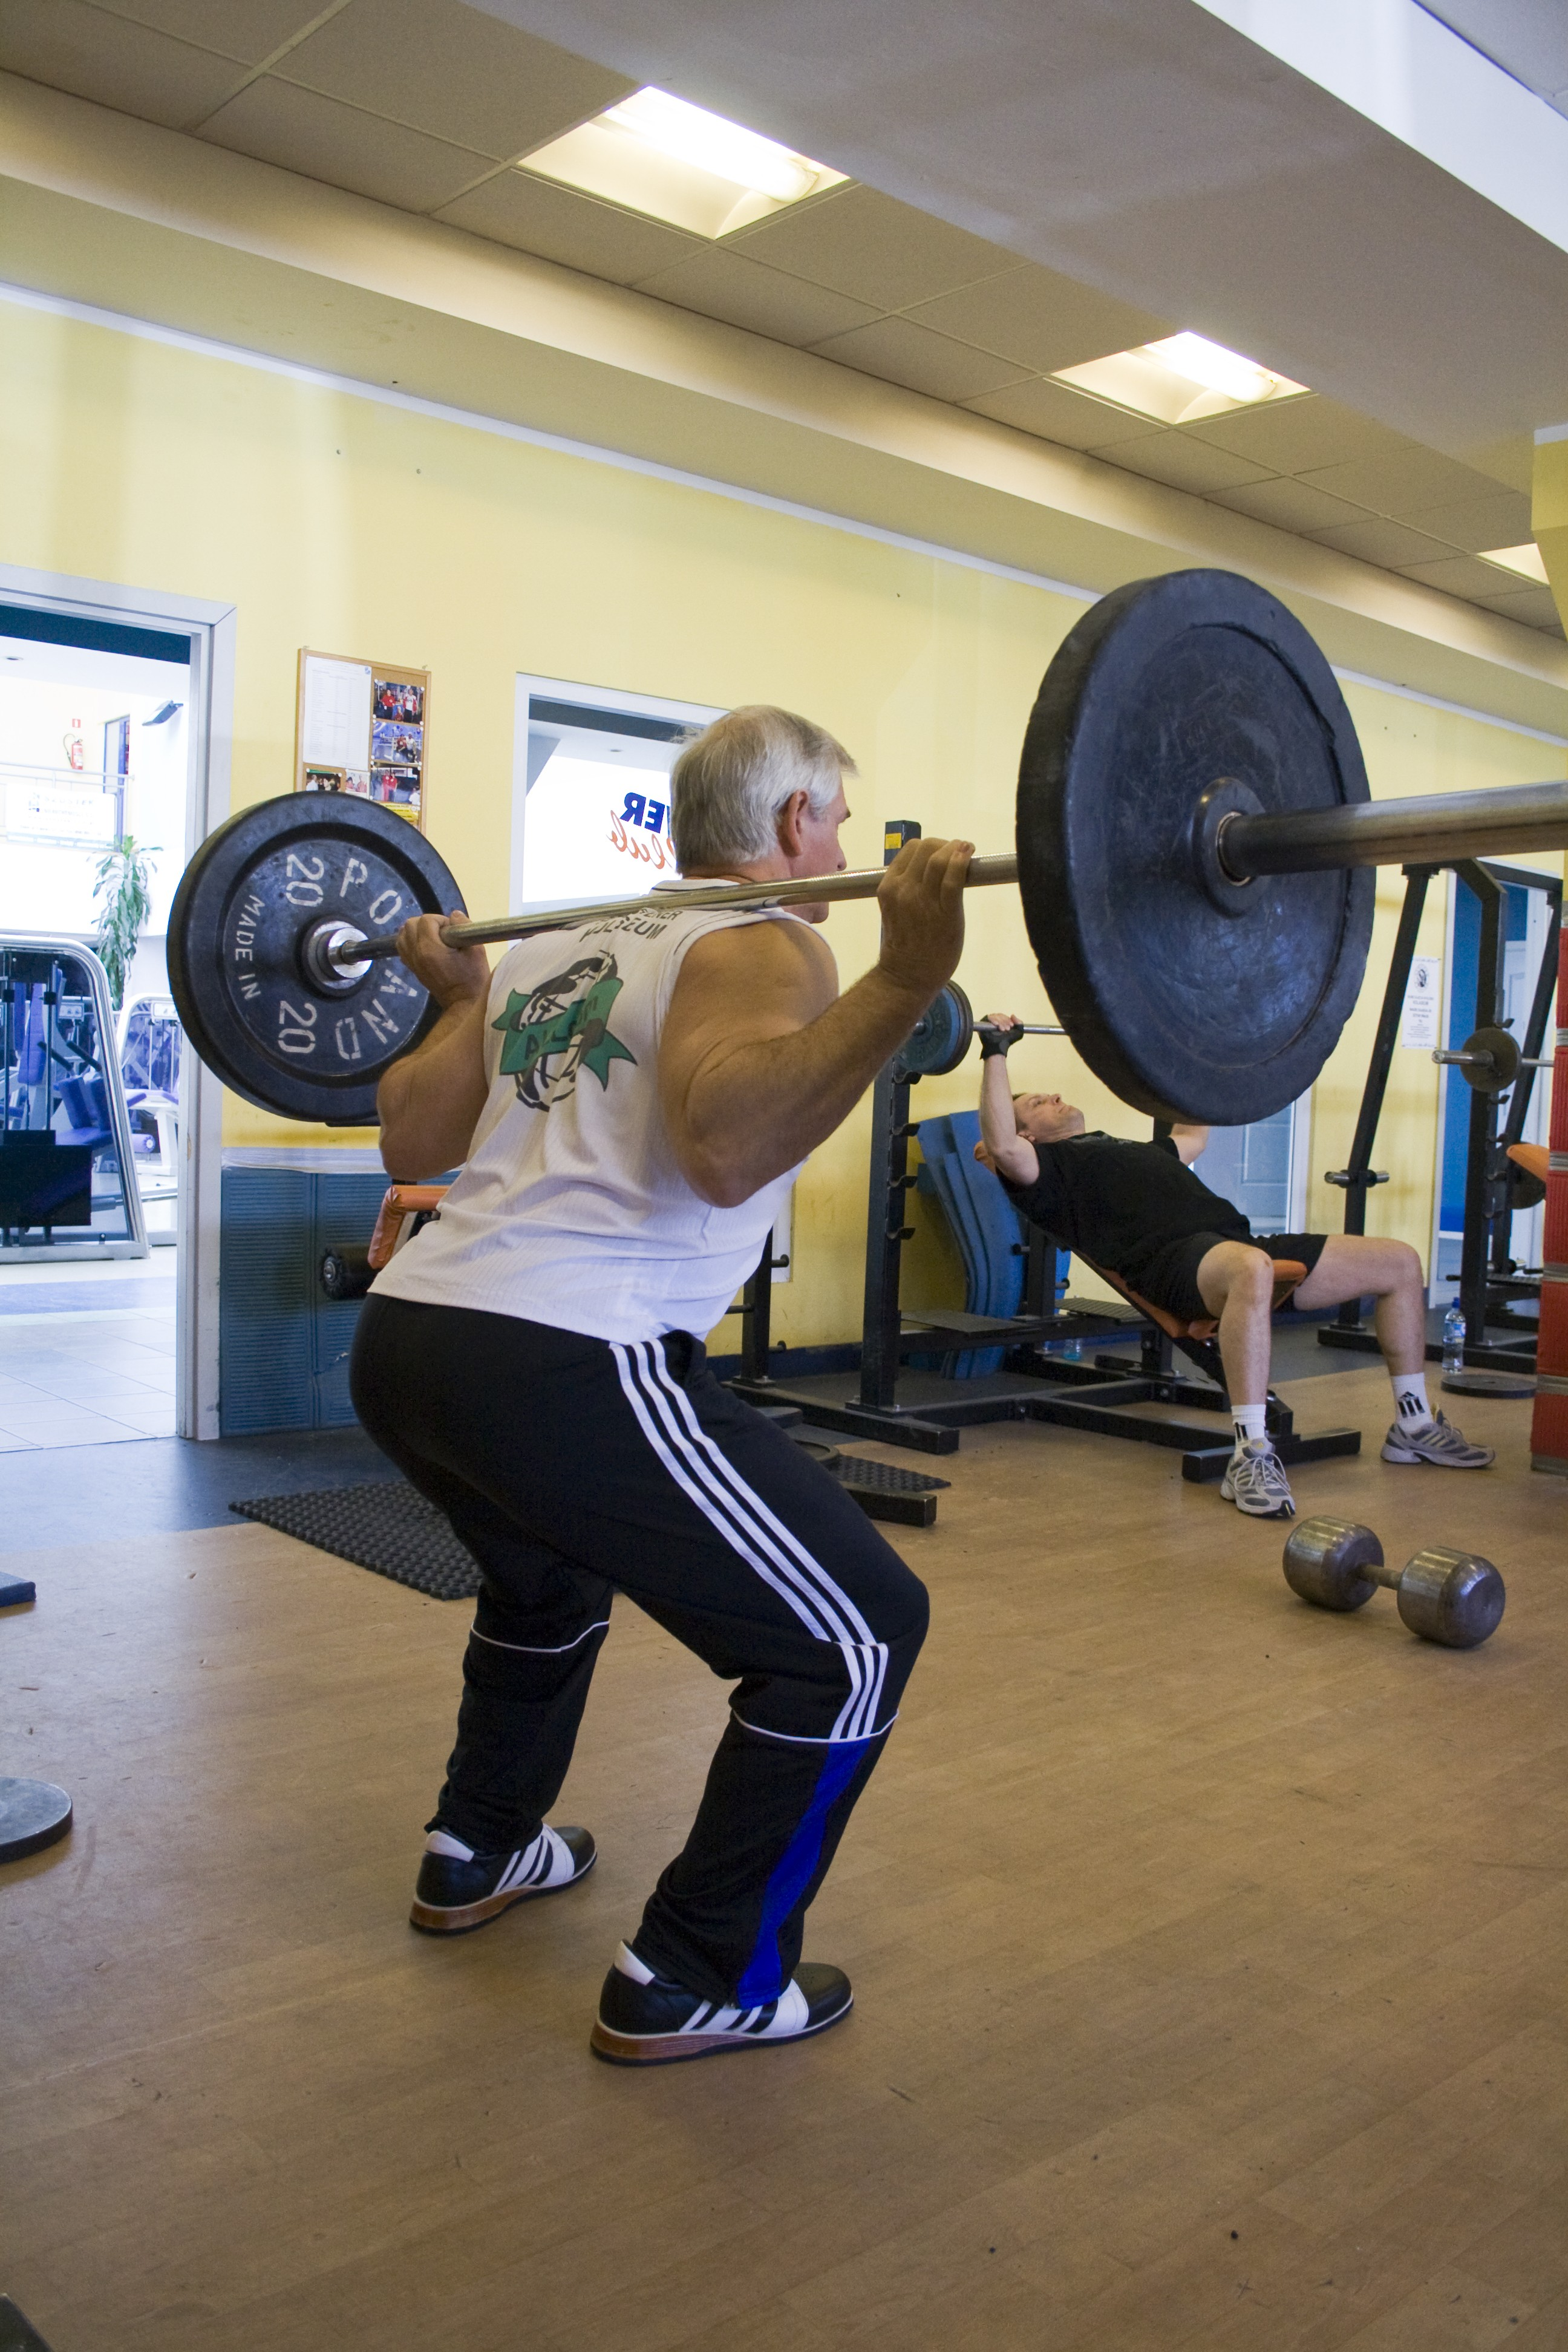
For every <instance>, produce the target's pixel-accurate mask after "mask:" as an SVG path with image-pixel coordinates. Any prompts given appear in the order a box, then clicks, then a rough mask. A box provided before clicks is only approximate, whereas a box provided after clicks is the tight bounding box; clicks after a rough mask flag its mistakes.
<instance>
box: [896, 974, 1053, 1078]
mask: <svg viewBox="0 0 1568 2352" xmlns="http://www.w3.org/2000/svg"><path fill="white" fill-rule="evenodd" d="M996 1034H999V1033H998V1032H997V1031H995V1030H994V1028H993V1026H992V1024H991V1023H990V1022H989V1021H976V1019H975V1017H974V1009H973V1005H972V1004H971V1003H970V1002H969V999H968V997H967V996H966V995H965V994H964V992H963V989H962V988H960V986H959V984H958V982H957V981H956V980H950V981H949V982H948V983H947V986H946V987H945V988H940V989H938V991H937V992H936V994H935V995H934V996H933V997H932V999H931V1003H929V1004H928V1005H927V1006H926V1009H925V1011H924V1012H923V1013H921V1017H920V1019H919V1020H918V1021H917V1022H916V1023H915V1025H914V1027H913V1028H912V1029H911V1030H910V1034H909V1035H908V1036H907V1037H906V1038H905V1040H904V1042H903V1044H902V1045H900V1047H899V1051H898V1055H897V1057H896V1067H897V1068H898V1069H899V1070H900V1071H901V1072H902V1074H903V1076H905V1077H906V1078H941V1077H945V1076H947V1073H948V1072H949V1071H950V1070H956V1069H957V1067H958V1066H959V1064H960V1062H962V1061H963V1057H964V1055H966V1054H967V1053H968V1051H969V1049H970V1047H971V1045H973V1043H974V1040H975V1039H976V1037H991V1036H994V1035H996ZM1009 1034H1010V1035H1012V1036H1014V1037H1065V1036H1066V1035H1067V1031H1066V1030H1065V1029H1064V1028H1062V1026H1061V1025H1060V1024H1059V1023H1058V1022H1055V1021H1020V1022H1019V1023H1018V1024H1017V1026H1016V1028H1015V1029H1013V1030H1011V1031H1010V1032H1009Z"/></svg>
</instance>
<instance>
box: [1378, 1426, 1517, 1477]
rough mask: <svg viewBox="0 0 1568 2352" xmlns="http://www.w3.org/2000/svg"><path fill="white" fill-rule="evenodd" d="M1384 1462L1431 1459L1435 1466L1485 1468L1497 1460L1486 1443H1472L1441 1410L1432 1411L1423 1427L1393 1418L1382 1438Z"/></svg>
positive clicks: (1426, 1460) (1442, 1468) (1451, 1468)
mask: <svg viewBox="0 0 1568 2352" xmlns="http://www.w3.org/2000/svg"><path fill="white" fill-rule="evenodd" d="M1383 1458H1384V1461H1385V1462H1432V1463H1435V1464H1436V1466H1437V1468H1438V1469H1439V1470H1489V1469H1490V1468H1491V1465H1492V1464H1493V1463H1494V1462H1495V1461H1496V1460H1497V1455H1496V1454H1495V1453H1494V1452H1493V1451H1492V1448H1491V1447H1490V1446H1489V1445H1472V1444H1470V1441H1469V1439H1468V1437H1466V1436H1464V1435H1463V1434H1462V1433H1461V1432H1460V1431H1458V1430H1457V1429H1456V1428H1455V1427H1454V1426H1453V1424H1452V1423H1451V1422H1449V1421H1448V1420H1447V1419H1446V1418H1445V1416H1444V1415H1443V1414H1442V1413H1440V1412H1439V1413H1435V1414H1434V1415H1433V1417H1432V1419H1431V1420H1430V1421H1429V1422H1428V1423H1427V1424H1426V1428H1425V1429H1410V1428H1408V1427H1407V1426H1406V1425H1405V1423H1403V1422H1399V1421H1396V1422H1394V1423H1392V1425H1391V1426H1390V1429H1389V1432H1388V1435H1387V1436H1386V1437H1385V1438H1384V1441H1383Z"/></svg>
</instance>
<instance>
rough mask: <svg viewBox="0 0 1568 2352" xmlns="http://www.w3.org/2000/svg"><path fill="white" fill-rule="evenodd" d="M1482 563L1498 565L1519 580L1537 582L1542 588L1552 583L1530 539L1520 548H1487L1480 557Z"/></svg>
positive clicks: (1539, 553) (1537, 549)
mask: <svg viewBox="0 0 1568 2352" xmlns="http://www.w3.org/2000/svg"><path fill="white" fill-rule="evenodd" d="M1481 562H1483V563H1499V564H1500V565H1501V566H1502V569H1503V570H1504V571H1505V572H1518V573H1519V575H1520V578H1521V580H1539V581H1540V583H1541V584H1542V587H1543V588H1549V587H1550V586H1551V585H1552V583H1551V582H1550V581H1549V580H1548V578H1547V576H1546V562H1545V558H1544V557H1543V556H1542V552H1541V550H1540V549H1539V548H1538V547H1537V545H1536V544H1535V541H1533V540H1532V539H1527V540H1526V541H1525V542H1524V545H1523V546H1522V547H1489V548H1488V549H1487V550H1486V551H1485V552H1484V553H1483V555H1482V557H1481Z"/></svg>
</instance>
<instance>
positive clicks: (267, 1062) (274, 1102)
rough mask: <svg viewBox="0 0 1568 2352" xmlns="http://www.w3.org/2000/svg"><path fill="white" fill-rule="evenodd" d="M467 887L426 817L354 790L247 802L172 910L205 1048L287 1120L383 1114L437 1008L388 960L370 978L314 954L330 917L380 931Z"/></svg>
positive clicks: (209, 1062)
mask: <svg viewBox="0 0 1568 2352" xmlns="http://www.w3.org/2000/svg"><path fill="white" fill-rule="evenodd" d="M460 896H461V894H460V893H459V891H458V886H457V884H456V882H454V880H453V879H452V877H451V875H450V874H449V873H448V871H447V867H446V866H445V864H444V863H443V861H442V860H441V859H440V858H439V857H438V856H437V855H436V852H435V851H434V850H433V849H432V848H431V846H430V845H429V843H428V842H427V841H426V839H425V836H424V835H423V834H421V833H420V831H419V830H418V827H417V826H416V825H413V824H410V823H409V822H408V820H407V818H406V817H402V816H399V815H397V814H395V811H393V810H391V809H386V808H383V807H381V806H380V805H379V804H378V803H375V802H374V801H362V800H358V799H355V798H353V797H352V796H351V795H349V794H346V793H282V794H281V795H280V796H279V798H278V799H276V800H270V801H262V802H260V803H258V805H257V806H256V807H255V808H248V809H242V810H241V811H240V813H239V814H238V815H237V816H233V817H230V819H229V820H228V823H227V824H223V825H220V826H219V827H218V829H217V831H216V833H214V834H211V835H208V837H207V839H206V840H205V841H204V842H203V844H202V845H201V847H200V848H199V849H198V850H197V852H196V854H195V856H194V857H193V858H192V860H191V862H190V864H189V866H186V868H185V871H184V875H183V876H182V877H181V880H180V887H179V888H178V889H177V890H176V891H175V893H174V905H173V907H172V908H171V909H170V914H169V986H170V989H171V992H173V995H174V1002H175V1003H176V1005H177V1006H178V1007H179V1013H180V1019H181V1021H182V1023H183V1024H184V1030H185V1034H186V1035H187V1036H188V1037H189V1039H190V1041H191V1044H192V1045H193V1047H194V1048H195V1052H196V1053H197V1054H198V1055H200V1056H201V1058H202V1060H203V1061H204V1062H205V1064H206V1066H207V1067H208V1068H209V1069H211V1070H213V1071H215V1072H216V1075H217V1076H219V1077H220V1078H221V1079H222V1080H223V1082H224V1084H225V1085H226V1086H228V1087H233V1088H234V1090H235V1092H236V1093H237V1094H240V1095H243V1096H244V1097H245V1098H246V1100H247V1102H253V1103H256V1104H258V1106H259V1108H261V1109H263V1110H270V1111H276V1112H277V1113H278V1115H279V1118H307V1119H319V1120H322V1121H324V1122H325V1124H326V1125H327V1126H329V1127H369V1126H374V1123H375V1089H376V1084H377V1081H378V1080H379V1079H380V1078H381V1076H383V1074H384V1072H385V1070H386V1069H387V1067H388V1066H389V1065H390V1064H391V1063H393V1062H395V1061H396V1060H397V1059H398V1058H399V1056H400V1055H404V1054H406V1053H407V1052H408V1050H409V1048H410V1047H411V1046H413V1045H417V1044H418V1042H419V1040H420V1038H421V1037H423V1036H424V1035H425V1034H426V1031H427V1030H428V1029H429V1028H431V1027H432V1025H433V1024H434V1023H435V1021H436V1018H437V1013H438V1011H439V1008H438V1007H437V1005H436V1004H435V1003H433V1001H432V1000H431V998H430V997H429V995H428V994H427V993H426V990H425V989H424V988H423V987H422V986H421V984H420V982H418V981H416V979H415V978H414V976H413V974H412V973H411V972H410V971H408V970H407V969H406V968H405V965H403V964H402V963H400V962H399V961H396V959H395V958H392V957H388V958H385V959H384V960H378V961H374V962H372V963H371V964H370V965H369V966H368V968H366V969H365V970H364V971H363V972H362V973H361V974H360V976H359V977H358V978H354V977H353V976H352V975H350V974H344V975H342V976H341V977H333V978H331V979H330V980H324V979H322V978H321V976H320V974H319V972H317V973H312V971H310V968H309V967H308V965H307V963H306V961H305V960H304V950H305V945H306V942H307V941H308V940H309V939H310V935H311V933H312V932H313V931H315V930H317V929H319V927H320V926H321V924H322V923H323V922H327V921H342V922H343V923H346V924H349V925H352V926H353V929H355V930H358V931H361V932H363V934H364V936H365V937H366V938H367V939H374V938H379V937H380V936H381V935H382V934H383V933H385V932H388V931H395V930H396V929H398V928H399V926H400V925H401V924H403V923H405V922H406V921H407V919H408V918H409V917H410V916H411V915H417V914H426V915H435V914H448V913H450V911H451V909H452V908H454V907H456V906H458V904H459V903H460Z"/></svg>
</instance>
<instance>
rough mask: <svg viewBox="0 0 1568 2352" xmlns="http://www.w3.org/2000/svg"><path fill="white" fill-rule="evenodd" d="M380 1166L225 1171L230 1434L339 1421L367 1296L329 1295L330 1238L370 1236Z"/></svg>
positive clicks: (224, 1359) (223, 1334)
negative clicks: (325, 1271)
mask: <svg viewBox="0 0 1568 2352" xmlns="http://www.w3.org/2000/svg"><path fill="white" fill-rule="evenodd" d="M385 1190H386V1179H385V1177H384V1176H381V1175H362V1174H353V1175H347V1174H345V1175H342V1176H334V1175H331V1174H329V1173H327V1172H326V1171H318V1170H311V1169H303V1168H226V1169H225V1170H224V1171H223V1231H222V1247H221V1252H220V1267H221V1274H220V1284H221V1286H220V1292H219V1309H218V1347H219V1363H218V1424H219V1427H220V1428H221V1430H222V1432H223V1434H224V1435H225V1436H226V1437H240V1436H250V1435H253V1434H256V1433H259V1432H262V1431H265V1430H273V1429H342V1428H346V1427H347V1426H349V1425H350V1424H351V1423H353V1418H354V1412H353V1405H352V1404H351V1403H350V1402H349V1382H348V1359H349V1350H350V1349H351V1348H352V1346H353V1335H354V1326H355V1324H356V1322H357V1321H358V1319H359V1312H360V1301H359V1300H357V1299H331V1298H326V1297H323V1296H322V1294H321V1285H320V1283H319V1282H318V1280H317V1278H316V1268H317V1265H318V1264H319V1263H320V1260H321V1253H322V1251H323V1250H324V1249H325V1248H326V1246H327V1244H328V1243H329V1242H345V1241H368V1240H369V1239H370V1231H371V1227H372V1226H373V1225H374V1223H375V1213H376V1211H377V1209H378V1208H379V1207H380V1205H381V1200H382V1195H383V1193H384V1192H385Z"/></svg>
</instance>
